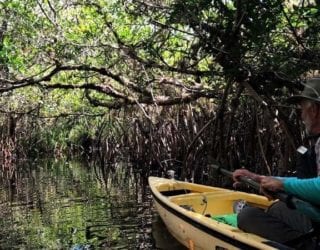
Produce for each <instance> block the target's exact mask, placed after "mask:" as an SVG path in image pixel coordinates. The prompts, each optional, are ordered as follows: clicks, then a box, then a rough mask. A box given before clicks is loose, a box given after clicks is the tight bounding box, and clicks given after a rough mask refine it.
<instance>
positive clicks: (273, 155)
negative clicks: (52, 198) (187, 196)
mask: <svg viewBox="0 0 320 250" xmlns="http://www.w3.org/2000/svg"><path fill="white" fill-rule="evenodd" d="M319 7H320V2H319V1H300V2H299V4H298V3H295V2H294V1H292V2H291V1H289V2H288V1H281V0H267V1H258V0H250V1H243V0H234V1H224V0H217V1H212V0H211V1H209V0H200V1H199V0H184V1H180V0H166V1H156V0H155V1H152V0H150V1H138V0H132V1H129V0H124V1H117V0H111V1H99V0H96V1H90V0H30V1H20V0H4V1H1V3H0V13H1V14H0V84H1V86H0V93H1V99H0V102H1V108H0V112H1V116H0V120H1V130H0V135H1V138H0V139H1V144H0V145H1V159H2V160H3V162H4V163H5V164H11V163H12V162H14V161H15V160H17V159H23V158H27V157H31V156H32V157H39V156H48V155H55V156H64V155H69V156H71V155H75V154H82V155H85V156H86V157H93V158H94V159H99V160H100V161H101V162H102V163H103V165H105V164H107V163H112V162H114V161H115V160H121V159H122V158H120V157H125V159H127V158H129V160H131V161H132V163H134V164H135V165H137V166H138V167H141V168H142V169H144V170H149V169H150V168H151V169H159V168H160V169H161V170H165V169H167V168H172V167H176V168H178V169H180V170H182V174H183V175H185V176H186V175H187V176H189V177H191V176H193V175H194V174H195V175H196V177H197V178H199V177H203V174H204V173H207V169H206V167H205V166H206V165H207V164H208V163H210V162H212V161H214V160H215V161H220V162H221V163H222V164H225V165H226V166H228V167H229V168H237V167H239V166H241V165H244V166H248V167H250V168H253V169H256V170H259V171H261V172H264V173H269V174H271V173H276V172H280V173H284V172H286V171H287V170H290V169H292V168H293V166H292V163H293V162H294V158H295V148H296V146H297V145H298V144H300V143H301V142H302V138H303V132H302V131H303V130H302V129H301V126H300V125H301V124H300V123H299V121H298V120H299V119H297V116H296V115H295V113H293V112H291V111H292V110H291V109H290V107H288V106H287V105H286V104H285V98H286V97H287V96H289V95H291V94H292V93H294V92H296V91H297V90H299V89H301V84H299V82H300V80H303V79H304V78H305V77H307V76H310V75H314V74H317V70H318V69H319V66H320V65H319V64H320V60H319V59H320V44H319V42H318V41H319V38H320V37H319V36H320V11H319V9H320V8H319Z"/></svg>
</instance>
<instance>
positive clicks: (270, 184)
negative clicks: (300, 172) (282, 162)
mask: <svg viewBox="0 0 320 250" xmlns="http://www.w3.org/2000/svg"><path fill="white" fill-rule="evenodd" d="M260 187H261V190H260V191H261V192H262V193H263V194H264V195H265V196H266V197H267V198H268V199H269V200H274V197H273V196H272V194H271V193H274V192H277V191H280V190H283V183H282V180H280V179H278V178H274V177H268V176H262V177H261V180H260ZM270 192H271V193H270Z"/></svg>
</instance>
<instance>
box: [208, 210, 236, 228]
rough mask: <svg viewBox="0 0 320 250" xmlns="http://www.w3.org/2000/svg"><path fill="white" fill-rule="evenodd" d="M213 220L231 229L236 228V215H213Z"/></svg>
mask: <svg viewBox="0 0 320 250" xmlns="http://www.w3.org/2000/svg"><path fill="white" fill-rule="evenodd" d="M211 218H212V219H213V220H216V221H218V222H221V223H224V224H227V225H229V226H232V227H237V226H238V220H237V214H236V213H234V214H223V215H213V216H211Z"/></svg>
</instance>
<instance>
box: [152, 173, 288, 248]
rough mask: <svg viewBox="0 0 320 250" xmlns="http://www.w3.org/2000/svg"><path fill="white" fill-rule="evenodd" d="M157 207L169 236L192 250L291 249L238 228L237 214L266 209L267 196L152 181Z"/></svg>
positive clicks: (154, 179)
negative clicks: (245, 209)
mask: <svg viewBox="0 0 320 250" xmlns="http://www.w3.org/2000/svg"><path fill="white" fill-rule="evenodd" d="M148 181H149V186H150V188H151V192H152V195H153V199H154V204H155V207H156V209H157V211H158V213H159V215H160V217H161V219H162V220H163V222H164V223H165V225H166V227H167V228H168V230H169V232H170V233H171V234H172V235H173V236H174V237H175V238H176V239H177V240H178V241H179V242H180V243H182V244H183V245H185V246H186V247H188V248H189V249H204V250H205V249H208V250H209V249H210V250H213V249H266V250H267V249H291V248H289V247H287V246H285V245H282V244H280V243H277V242H274V241H270V240H268V239H265V238H261V237H259V236H257V235H254V234H249V233H245V232H243V231H241V230H240V229H239V228H237V223H236V220H237V215H236V212H237V211H235V210H237V209H241V207H242V206H245V205H249V206H256V207H261V208H266V207H268V206H270V205H271V202H270V201H268V200H267V198H265V197H264V196H260V195H255V194H249V193H244V192H238V191H234V190H229V189H224V188H218V187H210V186H205V185H200V184H194V183H188V182H182V181H177V180H174V179H165V178H158V177H149V179H148Z"/></svg>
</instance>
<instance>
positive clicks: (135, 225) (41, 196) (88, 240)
mask: <svg viewBox="0 0 320 250" xmlns="http://www.w3.org/2000/svg"><path fill="white" fill-rule="evenodd" d="M0 249H70V250H84V249H164V250H166V249H167V250H171V249H172V250H173V249H177V250H178V249H185V248H183V247H182V246H181V245H180V244H179V243H178V242H176V241H175V240H174V239H173V238H172V237H171V235H170V234H169V233H168V232H167V230H166V228H165V227H164V225H163V223H162V221H161V220H160V219H159V217H158V216H157V213H156V211H155V210H154V208H153V205H152V199H151V195H150V190H149V188H148V186H147V183H146V179H145V178H142V177H141V176H139V174H137V173H134V172H133V171H132V170H131V169H130V168H129V167H128V166H126V165H125V164H118V165H117V166H114V167H110V168H104V169H102V168H101V167H99V166H95V165H90V166H88V165H86V164H84V163H81V162H79V161H78V162H77V161H73V162H68V161H49V160H48V161H42V162H37V163H32V164H31V163H24V164H21V165H19V166H15V167H12V168H7V169H5V170H4V169H2V170H0Z"/></svg>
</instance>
